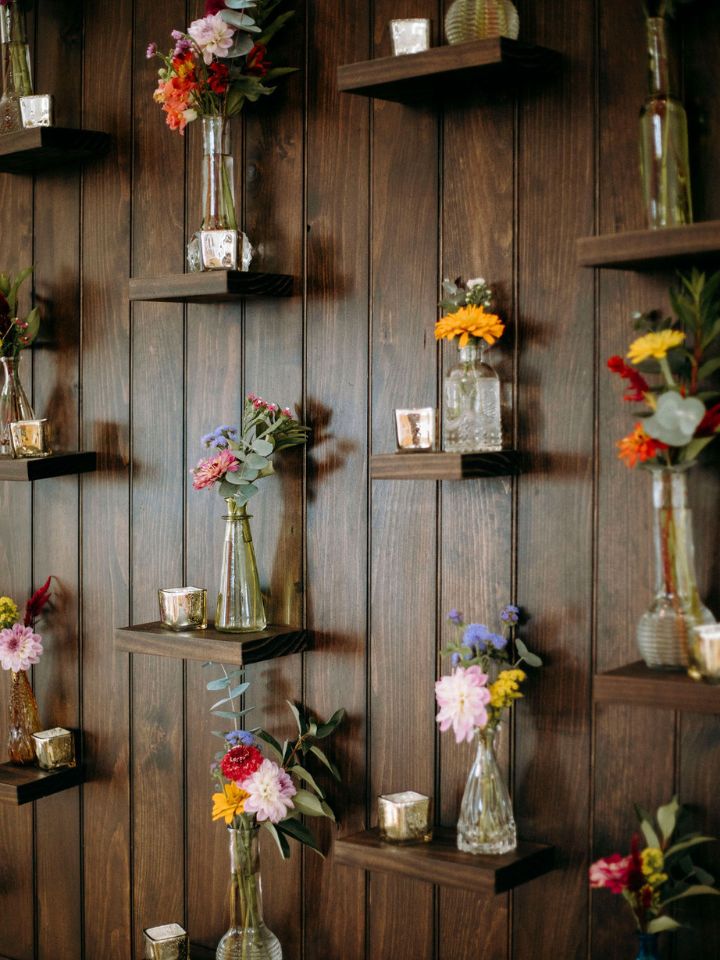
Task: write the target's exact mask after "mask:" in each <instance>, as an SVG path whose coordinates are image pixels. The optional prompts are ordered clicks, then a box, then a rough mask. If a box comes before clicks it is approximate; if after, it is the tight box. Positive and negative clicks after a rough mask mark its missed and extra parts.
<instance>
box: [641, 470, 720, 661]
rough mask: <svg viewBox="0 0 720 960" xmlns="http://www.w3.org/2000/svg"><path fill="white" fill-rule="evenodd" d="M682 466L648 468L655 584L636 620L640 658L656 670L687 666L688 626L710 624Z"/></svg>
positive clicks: (690, 640) (689, 658) (712, 620)
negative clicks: (697, 574)
mask: <svg viewBox="0 0 720 960" xmlns="http://www.w3.org/2000/svg"><path fill="white" fill-rule="evenodd" d="M687 469H688V468H687V466H685V467H653V468H651V473H652V496H653V541H654V547H655V564H656V589H655V596H654V598H653V601H652V603H651V604H650V607H649V608H648V610H647V611H646V612H645V613H644V614H643V615H642V617H641V619H640V623H639V624H638V631H637V641H638V647H639V649H640V654H641V656H642V658H643V660H644V661H645V663H646V664H647V665H648V666H649V667H651V668H652V669H655V670H681V669H683V668H684V667H688V666H692V656H691V654H692V643H693V627H696V626H699V625H700V624H703V623H715V618H714V617H713V615H712V613H710V611H709V610H708V608H707V607H706V606H705V604H704V603H703V602H702V600H701V599H700V595H699V593H698V587H697V580H696V577H695V553H694V545H693V532H692V512H691V511H690V510H689V508H688V505H687Z"/></svg>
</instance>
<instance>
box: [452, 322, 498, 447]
mask: <svg viewBox="0 0 720 960" xmlns="http://www.w3.org/2000/svg"><path fill="white" fill-rule="evenodd" d="M487 349H488V348H487V344H486V343H485V341H484V340H474V341H471V342H470V343H468V344H467V346H465V347H461V348H460V362H459V363H458V364H457V365H456V366H454V367H453V368H452V369H451V370H450V371H449V373H448V375H447V376H446V377H445V389H444V398H445V402H444V406H443V450H447V451H449V452H451V453H472V452H475V451H480V450H502V420H501V412H500V379H499V377H498V375H497V373H496V372H495V371H494V370H493V368H492V367H491V366H490V364H489V363H487V362H486V361H485V359H484V354H485V351H486V350H487Z"/></svg>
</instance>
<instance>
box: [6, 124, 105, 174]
mask: <svg viewBox="0 0 720 960" xmlns="http://www.w3.org/2000/svg"><path fill="white" fill-rule="evenodd" d="M109 149H110V137H109V136H108V134H106V133H100V132H99V131H97V130H71V129H64V128H63V127H34V128H32V129H30V130H18V131H17V132H16V133H9V134H5V135H4V136H3V137H2V139H0V173H26V174H33V173H39V172H40V171H45V170H54V169H56V168H57V167H63V166H67V165H68V164H75V163H84V162H85V161H88V160H97V159H100V158H101V157H103V156H104V155H105V154H106V153H107V152H108V150H109Z"/></svg>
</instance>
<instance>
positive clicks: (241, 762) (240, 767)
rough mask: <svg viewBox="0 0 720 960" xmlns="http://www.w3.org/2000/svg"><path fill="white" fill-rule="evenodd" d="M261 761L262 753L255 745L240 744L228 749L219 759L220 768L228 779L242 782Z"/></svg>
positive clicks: (253, 771)
mask: <svg viewBox="0 0 720 960" xmlns="http://www.w3.org/2000/svg"><path fill="white" fill-rule="evenodd" d="M262 762H263V755H262V754H261V753H260V751H259V750H258V749H257V748H256V747H246V746H244V745H240V746H237V747H233V748H232V750H228V752H227V753H226V754H225V756H224V757H223V758H222V760H221V761H220V769H221V770H222V772H223V776H225V777H227V779H228V780H233V781H234V782H235V783H242V782H243V780H247V778H248V777H249V776H250V775H251V774H253V773H255V771H256V770H257V769H258V767H259V766H260V765H261V763H262Z"/></svg>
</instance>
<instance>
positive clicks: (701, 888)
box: [660, 883, 720, 910]
mask: <svg viewBox="0 0 720 960" xmlns="http://www.w3.org/2000/svg"><path fill="white" fill-rule="evenodd" d="M701 896H713V897H720V890H716V889H715V887H707V886H705V884H704V883H696V884H694V885H693V886H692V887H688V888H687V890H683V892H682V893H678V894H676V895H675V896H674V897H668V898H667V900H663V902H662V903H661V904H660V909H661V910H662V909H663V907H666V906H667V905H668V904H669V903H674V902H675V901H676V900H684V899H685V898H686V897H701Z"/></svg>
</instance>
